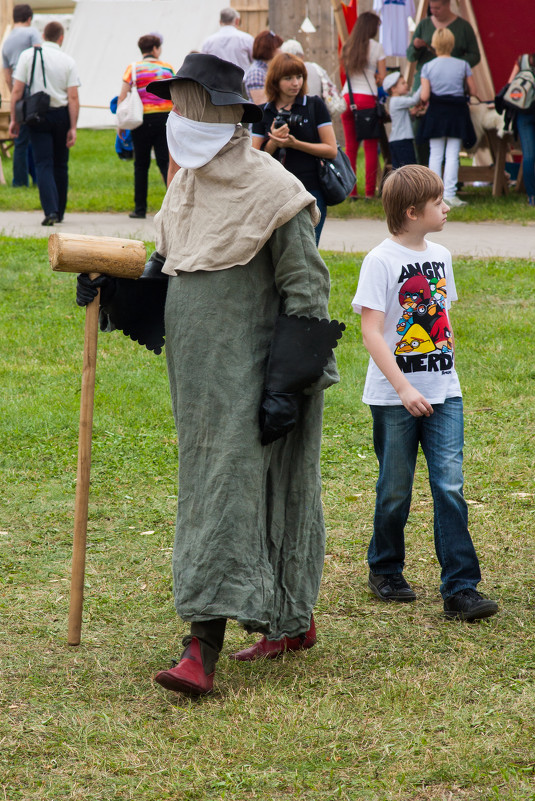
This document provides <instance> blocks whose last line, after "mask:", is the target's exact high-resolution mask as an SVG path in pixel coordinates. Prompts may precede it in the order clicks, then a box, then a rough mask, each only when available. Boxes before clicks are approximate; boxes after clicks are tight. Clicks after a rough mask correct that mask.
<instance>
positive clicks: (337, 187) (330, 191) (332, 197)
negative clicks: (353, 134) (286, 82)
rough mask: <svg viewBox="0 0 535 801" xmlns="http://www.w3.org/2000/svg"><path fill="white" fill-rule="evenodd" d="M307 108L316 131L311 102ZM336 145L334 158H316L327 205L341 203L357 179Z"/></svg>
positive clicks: (343, 154)
mask: <svg viewBox="0 0 535 801" xmlns="http://www.w3.org/2000/svg"><path fill="white" fill-rule="evenodd" d="M308 99H310V98H308ZM322 102H323V101H322ZM309 110H310V116H311V118H312V124H313V126H314V130H315V131H317V130H318V129H317V126H316V115H315V114H314V106H313V104H312V103H310V104H309ZM336 147H337V148H338V152H337V154H336V156H335V157H334V159H324V158H318V159H317V164H318V181H319V184H320V187H321V191H322V193H323V197H324V198H325V203H326V204H327V206H337V205H338V203H342V202H343V201H344V200H345V199H346V197H347V196H348V195H349V193H350V192H351V190H352V189H353V187H354V186H355V183H356V181H357V179H356V176H355V173H354V172H353V168H352V167H351V162H350V161H349V158H348V157H347V155H346V153H344V151H343V150H342V148H341V147H340V145H339V144H338V143H336Z"/></svg>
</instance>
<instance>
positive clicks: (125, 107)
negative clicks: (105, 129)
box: [116, 63, 143, 131]
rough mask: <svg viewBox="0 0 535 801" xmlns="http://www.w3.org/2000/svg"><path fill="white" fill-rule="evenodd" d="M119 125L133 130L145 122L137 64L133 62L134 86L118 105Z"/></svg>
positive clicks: (124, 128) (120, 127)
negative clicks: (137, 83)
mask: <svg viewBox="0 0 535 801" xmlns="http://www.w3.org/2000/svg"><path fill="white" fill-rule="evenodd" d="M116 114H117V127H118V128H119V129H120V130H122V131H123V130H124V131H133V130H134V128H139V126H140V125H142V124H143V103H142V102H141V98H140V96H139V93H138V91H137V85H136V65H135V63H134V64H132V88H131V89H130V91H129V92H128V94H127V95H126V97H125V99H124V100H122V101H121V102H120V103H119V105H118V106H117V112H116Z"/></svg>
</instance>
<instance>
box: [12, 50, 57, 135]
mask: <svg viewBox="0 0 535 801" xmlns="http://www.w3.org/2000/svg"><path fill="white" fill-rule="evenodd" d="M37 51H39V54H40V56H41V69H42V71H43V84H44V86H45V89H46V76H45V63H44V61H43V51H42V49H41V48H40V47H34V52H33V62H32V72H31V75H30V83H29V84H28V91H29V90H30V89H31V86H32V82H33V74H34V72H35V62H36V59H37ZM49 108H50V95H48V94H47V93H46V92H35V93H34V94H33V95H28V96H27V97H23V98H22V100H17V102H16V103H15V120H16V121H17V122H18V123H19V125H20V124H24V125H29V126H30V127H31V126H36V125H39V124H40V123H41V122H43V121H44V119H45V114H46V112H47V111H48V110H49Z"/></svg>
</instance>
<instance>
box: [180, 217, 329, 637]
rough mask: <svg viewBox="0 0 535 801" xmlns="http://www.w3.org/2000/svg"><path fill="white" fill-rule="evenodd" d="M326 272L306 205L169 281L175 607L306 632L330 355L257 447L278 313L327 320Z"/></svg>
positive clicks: (317, 542)
mask: <svg viewBox="0 0 535 801" xmlns="http://www.w3.org/2000/svg"><path fill="white" fill-rule="evenodd" d="M328 296H329V274H328V271H327V268H326V266H325V264H324V263H323V261H322V259H321V257H320V256H319V254H318V251H317V249H316V246H315V242H314V232H313V227H312V224H311V219H310V213H309V211H308V210H306V209H304V210H302V211H300V212H299V213H298V214H297V215H296V216H295V217H293V218H292V219H291V220H290V221H289V222H287V223H285V224H284V225H282V226H281V227H279V228H277V229H276V230H275V231H274V233H273V234H272V235H271V237H270V239H269V240H268V241H267V243H266V244H265V245H264V246H263V247H262V248H261V250H260V251H259V252H258V253H257V255H256V256H255V257H254V258H253V259H252V260H251V261H250V262H249V263H248V264H246V265H239V266H235V267H231V268H230V269H227V270H220V271H203V270H202V269H200V270H198V271H195V272H182V273H178V274H177V275H176V276H173V277H171V278H170V279H169V289H168V295H167V304H166V313H165V314H166V317H165V328H166V352H167V362H168V370H169V382H170V387H171V396H172V402H173V412H174V416H175V422H176V426H177V431H178V440H179V494H178V513H177V524H176V537H175V544H174V552H173V583H174V598H175V606H176V610H177V612H178V614H179V615H180V616H181V617H182V618H183V619H184V620H185V621H188V622H195V621H201V620H207V619H210V618H221V617H226V618H232V619H235V620H237V621H238V622H239V623H241V624H242V625H243V626H244V627H245V628H246V629H247V630H248V631H258V632H261V633H264V634H267V635H268V637H269V638H270V639H279V638H280V637H282V636H284V635H287V636H290V637H295V636H297V635H298V634H300V633H302V632H304V631H306V630H307V629H308V627H309V625H310V616H311V613H312V609H313V607H314V604H315V602H316V599H317V595H318V591H319V585H320V580H321V573H322V568H323V560H324V547H325V527H324V522H323V513H322V505H321V477H320V464H319V461H320V443H321V426H322V411H323V392H322V389H324V388H325V387H326V386H329V385H330V384H333V383H335V382H336V381H338V375H337V372H336V368H335V361H334V358H332V359H331V360H330V362H329V365H328V366H327V367H326V368H325V370H324V374H323V376H322V378H320V380H319V381H318V382H317V383H316V385H315V386H314V387H313V388H312V390H310V392H309V394H307V396H306V398H305V401H304V409H303V414H302V416H301V419H300V422H299V424H298V426H297V427H296V429H294V431H292V432H291V433H290V434H288V435H287V436H286V437H284V438H283V439H280V440H278V441H277V442H275V443H273V444H272V445H268V446H265V447H263V446H262V445H261V444H260V430H259V423H258V411H259V407H260V401H261V397H262V390H263V387H264V374H265V368H266V362H267V358H268V354H269V346H270V341H271V337H272V333H273V328H274V326H275V322H276V319H277V316H278V314H279V313H280V312H285V313H287V314H298V315H306V316H307V317H320V318H324V317H328V311H327V302H328Z"/></svg>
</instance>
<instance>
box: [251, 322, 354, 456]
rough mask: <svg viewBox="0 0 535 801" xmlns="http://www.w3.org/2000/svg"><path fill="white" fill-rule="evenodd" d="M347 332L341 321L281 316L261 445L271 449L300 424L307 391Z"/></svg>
mask: <svg viewBox="0 0 535 801" xmlns="http://www.w3.org/2000/svg"><path fill="white" fill-rule="evenodd" d="M344 329H345V325H344V324H343V323H339V322H338V321H337V320H330V321H329V320H325V319H324V320H318V319H317V318H315V317H298V316H297V315H293V314H292V315H290V316H288V315H286V314H281V315H280V316H279V317H278V318H277V322H276V323H275V328H274V330H273V338H272V340H271V347H270V352H269V359H268V364H267V369H266V380H265V388H264V393H263V395H262V403H261V406H260V414H259V422H260V435H261V437H260V441H261V443H262V445H269V444H270V443H271V442H275V440H277V439H279V438H280V437H285V436H286V434H288V433H289V432H290V431H291V430H292V429H293V428H294V427H295V425H296V424H297V421H298V419H299V414H300V411H301V406H302V404H303V390H304V389H306V388H307V387H309V386H310V385H311V384H313V383H314V382H315V381H317V380H318V379H319V378H320V377H321V375H322V374H323V368H324V367H325V365H326V364H327V361H328V359H329V357H330V356H331V354H332V352H333V348H335V347H336V345H337V344H338V340H339V339H340V337H341V336H342V331H343V330H344Z"/></svg>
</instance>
